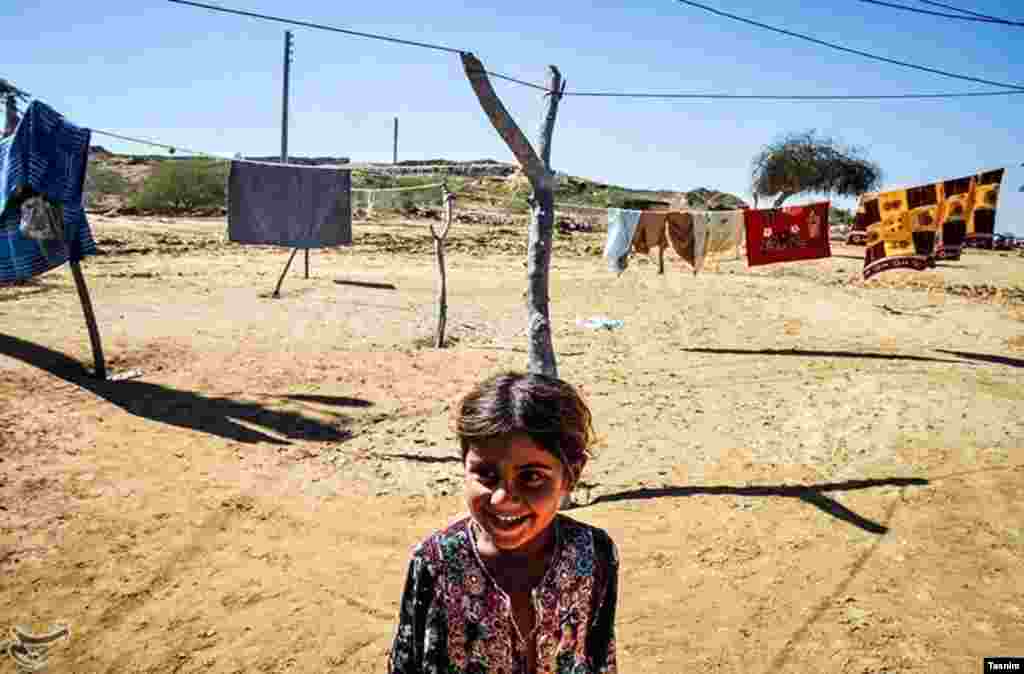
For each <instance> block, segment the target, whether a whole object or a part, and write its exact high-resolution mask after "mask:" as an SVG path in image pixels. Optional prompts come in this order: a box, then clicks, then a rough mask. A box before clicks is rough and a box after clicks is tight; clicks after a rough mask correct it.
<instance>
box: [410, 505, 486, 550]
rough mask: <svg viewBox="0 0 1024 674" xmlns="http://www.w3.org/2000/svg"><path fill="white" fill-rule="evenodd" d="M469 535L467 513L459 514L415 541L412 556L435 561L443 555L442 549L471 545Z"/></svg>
mask: <svg viewBox="0 0 1024 674" xmlns="http://www.w3.org/2000/svg"><path fill="white" fill-rule="evenodd" d="M469 536H470V532H469V515H468V514H463V515H459V516H457V517H455V518H454V519H452V520H451V521H449V522H448V524H446V525H445V526H443V527H441V528H440V529H437V530H435V531H434V532H433V533H431V534H430V535H429V536H427V537H426V538H424V539H423V540H422V541H420V542H419V543H417V544H416V546H415V547H414V548H413V551H412V554H413V557H414V558H419V559H423V560H424V561H435V560H438V559H440V558H441V557H442V556H443V554H444V553H443V551H444V550H449V551H451V550H453V549H460V548H463V547H466V548H467V549H468V547H467V546H470V545H472V543H471V542H470V539H469Z"/></svg>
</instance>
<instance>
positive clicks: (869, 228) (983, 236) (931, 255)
mask: <svg viewBox="0 0 1024 674" xmlns="http://www.w3.org/2000/svg"><path fill="white" fill-rule="evenodd" d="M1003 173H1004V170H1003V169H998V170H995V171H986V172H984V173H980V174H977V175H973V176H965V177H963V178H956V179H954V180H945V181H942V182H937V183H931V184H928V185H920V186H917V187H911V188H908V189H902V190H890V191H888V192H879V193H878V194H872V195H867V194H865V195H864V196H862V197H861V199H860V203H859V204H858V206H857V218H856V220H855V226H856V227H861V228H863V231H865V233H866V237H867V241H866V245H867V249H866V250H865V252H864V278H865V279H867V278H870V277H872V276H874V275H875V274H877V273H879V272H882V271H886V270H889V269H900V268H908V269H917V270H922V269H926V268H928V267H931V266H934V264H935V259H936V258H938V259H952V260H956V259H959V258H960V249H961V247H962V246H963V244H964V243H965V242H970V241H984V240H991V238H992V235H993V232H994V229H995V216H996V205H997V203H998V200H999V188H1000V185H1001V183H1002V179H1003Z"/></svg>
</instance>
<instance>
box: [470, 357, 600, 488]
mask: <svg viewBox="0 0 1024 674" xmlns="http://www.w3.org/2000/svg"><path fill="white" fill-rule="evenodd" d="M455 433H456V434H457V435H458V436H459V444H460V445H461V448H462V459H463V461H465V459H466V453H467V452H468V451H469V448H470V446H471V445H473V446H476V447H481V448H489V447H495V446H500V445H502V444H504V443H505V442H506V441H507V437H506V436H508V435H511V434H516V433H519V434H523V435H526V436H528V437H529V438H530V439H531V440H533V442H534V443H536V444H537V445H538V446H539V447H541V448H543V449H545V450H547V451H548V452H550V453H551V454H552V455H554V456H555V457H556V458H557V459H558V460H559V461H561V462H562V465H563V466H564V467H565V468H566V470H567V471H568V473H569V481H570V484H572V485H575V483H576V480H577V479H579V476H580V473H581V472H582V471H583V467H584V466H585V465H586V463H587V459H588V458H590V447H591V445H592V444H593V442H594V427H593V425H592V423H591V414H590V409H589V408H588V407H587V404H586V403H585V402H584V401H583V398H582V397H580V394H579V393H578V392H577V391H576V389H575V388H574V387H573V386H572V385H571V384H568V383H566V382H564V381H562V380H561V379H557V378H555V377H549V376H547V375H543V374H524V373H520V372H503V373H501V374H496V375H493V376H491V377H488V378H487V379H485V380H484V381H482V382H480V383H479V384H477V385H476V386H474V387H473V389H472V390H471V391H470V392H469V393H467V394H466V395H465V396H463V397H462V400H461V401H459V404H458V407H457V408H456V410H455Z"/></svg>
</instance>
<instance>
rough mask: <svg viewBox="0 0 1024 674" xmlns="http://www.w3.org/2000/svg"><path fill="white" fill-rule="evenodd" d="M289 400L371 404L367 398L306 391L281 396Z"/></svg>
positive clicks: (324, 403) (341, 405)
mask: <svg viewBox="0 0 1024 674" xmlns="http://www.w3.org/2000/svg"><path fill="white" fill-rule="evenodd" d="M281 397H282V398H287V399H289V400H300V401H303V402H311V403H320V404H321V405H333V406H336V407H370V406H372V405H373V403H372V402H370V401H369V400H363V399H362V398H349V397H347V396H323V395H315V394H306V393H296V394H294V395H286V396H281Z"/></svg>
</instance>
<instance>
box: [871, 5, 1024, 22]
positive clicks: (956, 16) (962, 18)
mask: <svg viewBox="0 0 1024 674" xmlns="http://www.w3.org/2000/svg"><path fill="white" fill-rule="evenodd" d="M859 2H866V3H868V4H869V5H881V6H882V7H891V8H893V9H902V10H904V11H907V12H914V13H915V14H928V15H930V16H941V17H944V18H947V19H957V20H958V21H975V22H978V23H992V24H997V25H1005V26H1016V27H1017V28H1021V27H1024V22H1022V21H1010V20H1009V19H995V18H990V17H980V16H966V15H964V14H947V13H945V12H933V11H931V10H928V9H918V8H917V7H909V6H907V5H899V4H896V3H895V2H882V0H859Z"/></svg>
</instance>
